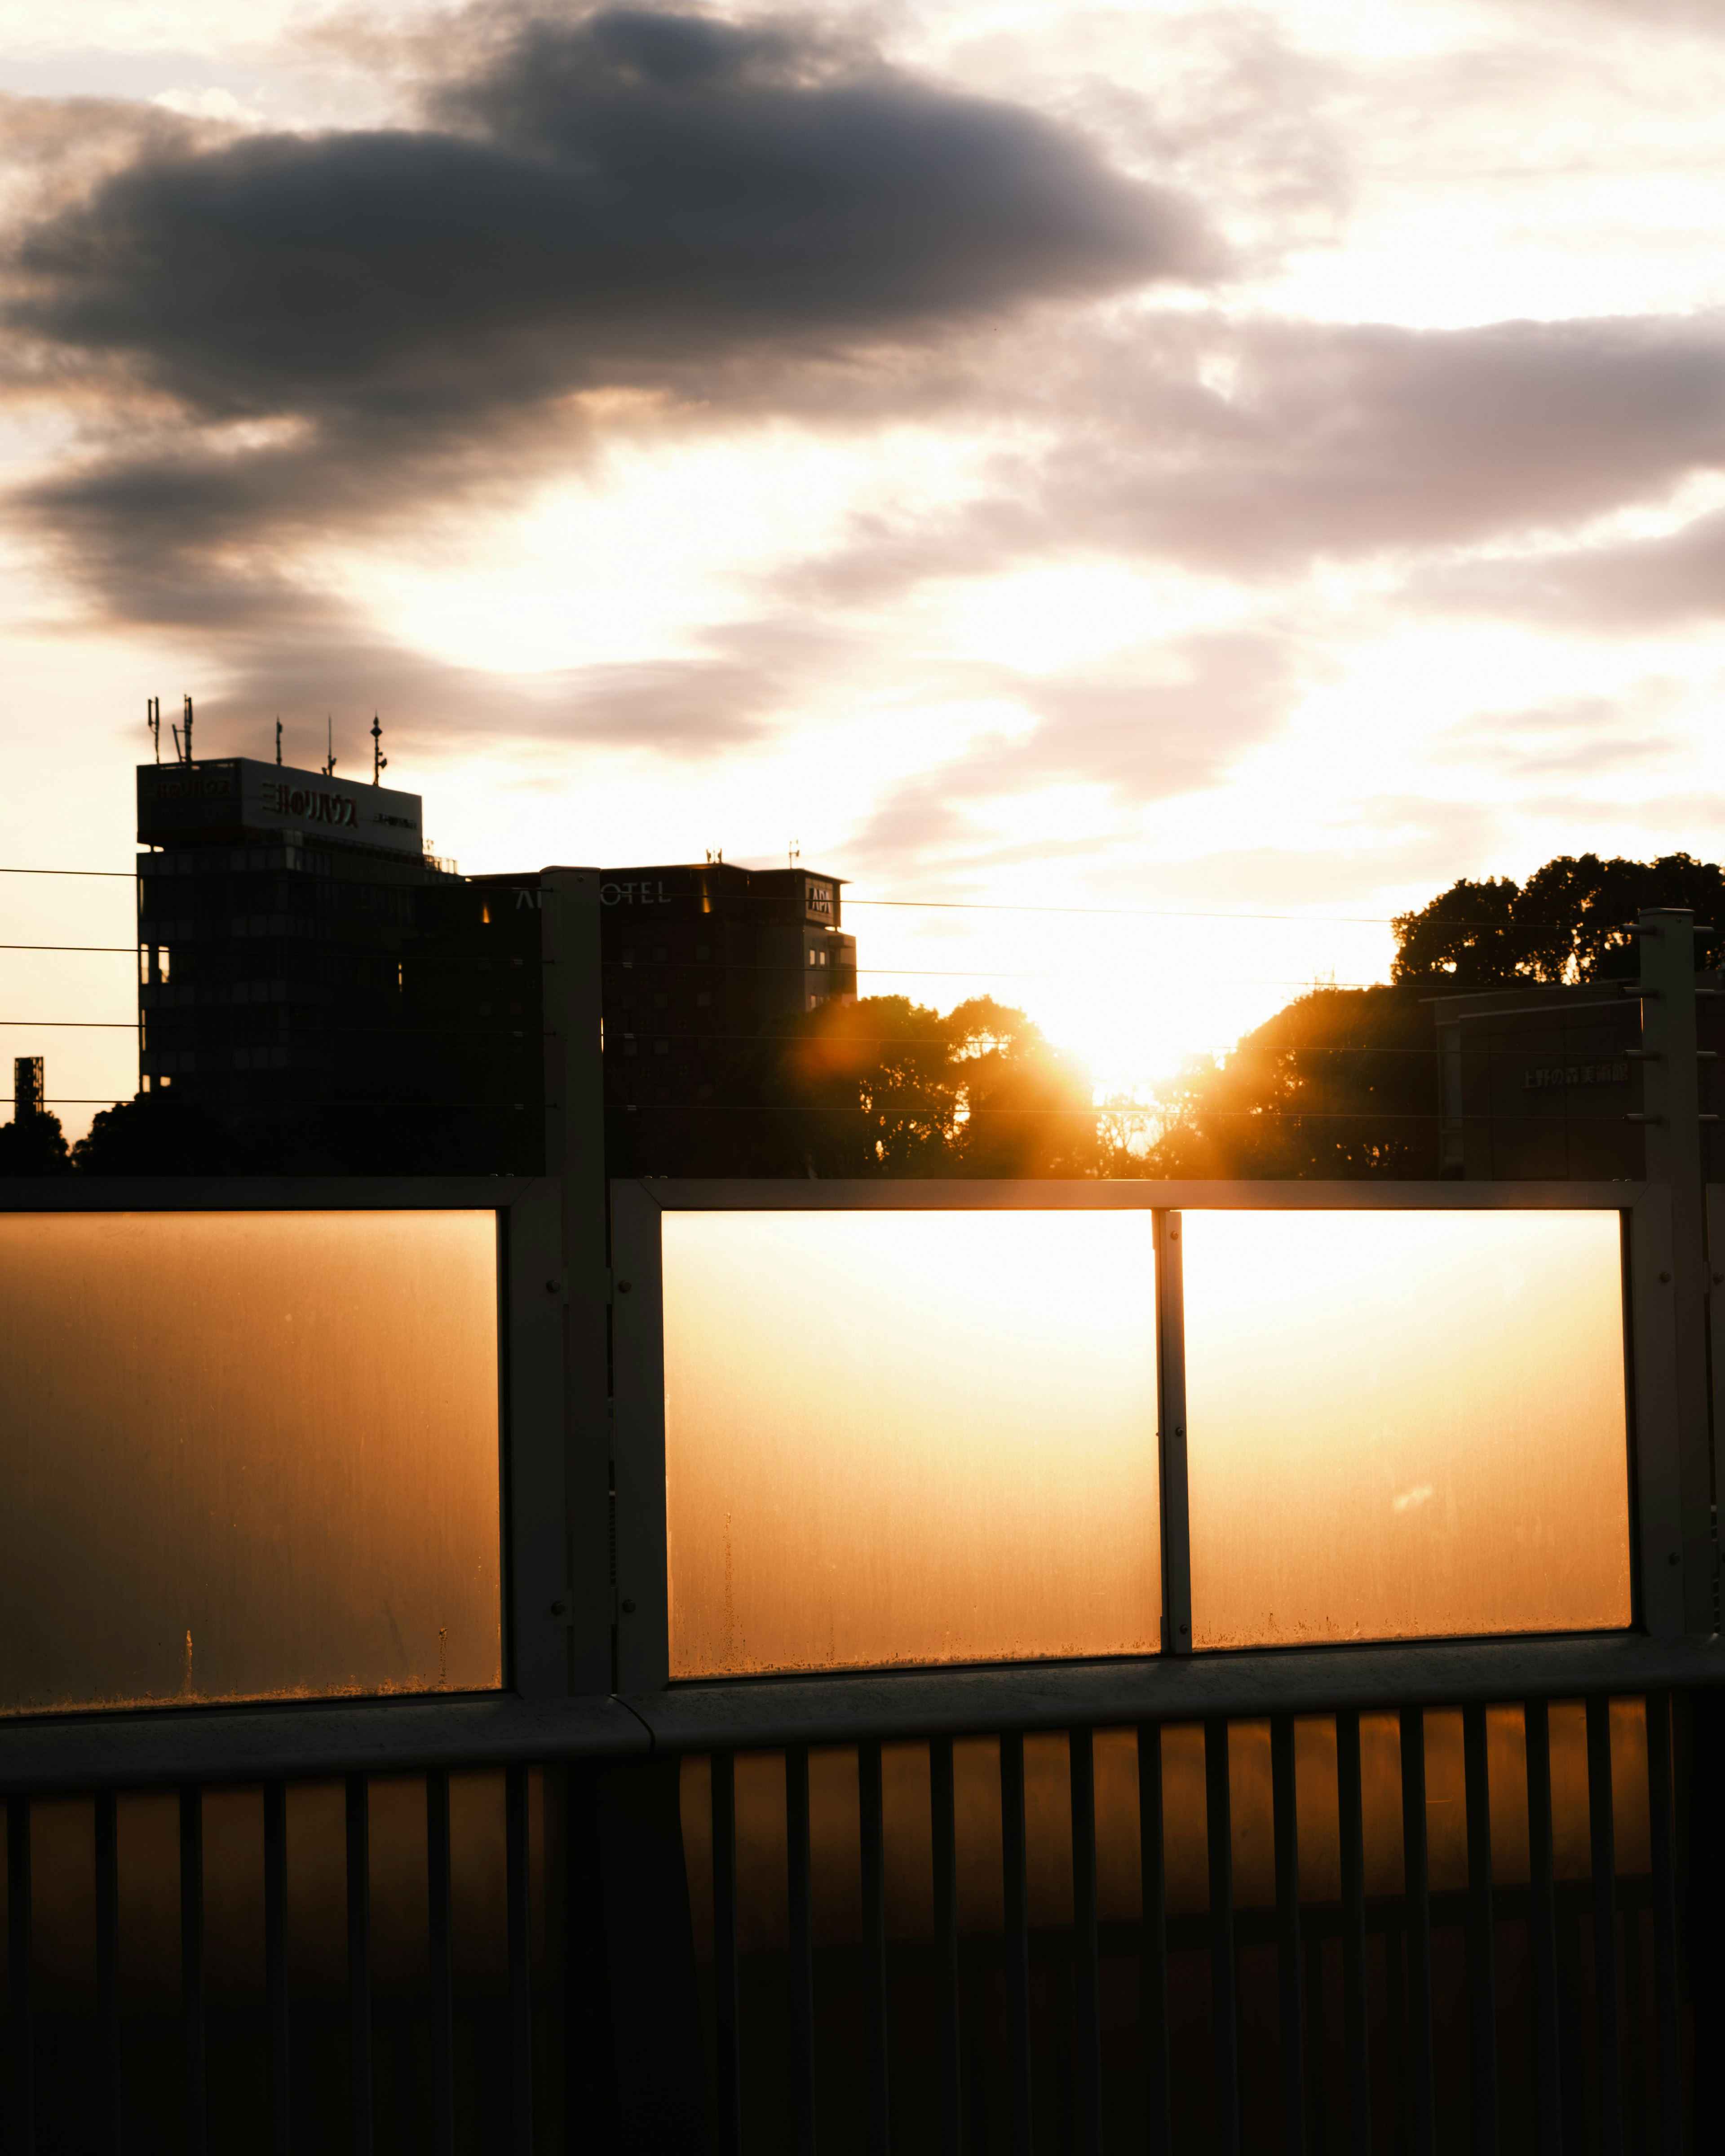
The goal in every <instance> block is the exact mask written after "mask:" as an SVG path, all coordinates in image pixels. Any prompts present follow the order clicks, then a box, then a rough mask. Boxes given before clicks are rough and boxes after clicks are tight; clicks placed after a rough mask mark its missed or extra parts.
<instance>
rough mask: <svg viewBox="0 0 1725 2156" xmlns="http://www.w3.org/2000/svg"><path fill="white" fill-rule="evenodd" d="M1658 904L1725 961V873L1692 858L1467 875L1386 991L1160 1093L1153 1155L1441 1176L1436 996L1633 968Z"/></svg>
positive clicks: (1248, 1039) (1585, 862) (1412, 922)
mask: <svg viewBox="0 0 1725 2156" xmlns="http://www.w3.org/2000/svg"><path fill="white" fill-rule="evenodd" d="M1644 906H1688V907H1690V908H1692V910H1693V911H1694V913H1695V915H1696V917H1697V922H1698V923H1699V924H1702V925H1704V926H1705V927H1707V930H1708V933H1707V935H1705V936H1697V945H1696V958H1697V964H1698V965H1710V964H1717V963H1718V962H1719V960H1720V958H1721V957H1722V956H1725V934H1722V933H1720V931H1722V930H1725V870H1721V869H1720V868H1719V866H1717V865H1716V864H1715V863H1713V862H1711V861H1700V860H1695V859H1694V858H1693V856H1692V855H1688V854H1666V855H1662V856H1661V858H1660V859H1659V860H1652V861H1634V860H1624V859H1622V858H1620V857H1619V858H1613V859H1610V860H1602V859H1601V858H1600V856H1599V855H1597V854H1579V855H1570V854H1563V855H1558V857H1557V858H1556V859H1555V860H1549V861H1547V862H1546V863H1545V865H1543V867H1542V868H1538V869H1536V870H1534V872H1533V873H1532V875H1530V876H1529V877H1528V878H1527V880H1526V882H1525V883H1517V881H1516V880H1515V879H1514V878H1513V877H1512V876H1489V877H1486V878H1485V879H1483V880H1479V881H1475V880H1471V879H1470V878H1467V877H1465V876H1464V877H1461V878H1459V879H1458V880H1456V881H1455V883H1453V884H1451V885H1450V887H1449V889H1448V890H1447V891H1440V892H1439V894H1438V896H1436V897H1435V898H1434V899H1431V900H1430V901H1428V903H1427V904H1426V905H1425V906H1420V907H1417V908H1415V909H1414V911H1410V912H1408V913H1404V914H1401V915H1399V916H1397V918H1396V920H1395V922H1394V931H1395V940H1396V953H1395V958H1394V962H1393V964H1392V965H1391V968H1390V979H1389V985H1388V986H1386V987H1381V988H1314V989H1312V990H1311V991H1310V992H1309V993H1307V994H1305V995H1303V996H1298V997H1296V998H1295V999H1294V1001H1293V1002H1292V1003H1291V1004H1288V1005H1287V1007H1286V1009H1283V1010H1281V1011H1279V1012H1278V1013H1277V1014H1276V1016H1275V1017H1274V1018H1273V1019H1269V1020H1267V1021H1266V1023H1265V1024H1263V1025H1260V1026H1259V1027H1257V1028H1256V1029H1255V1030H1254V1031H1253V1032H1251V1033H1249V1034H1245V1037H1244V1038H1243V1039H1241V1040H1240V1043H1239V1045H1238V1046H1237V1047H1236V1048H1235V1050H1234V1051H1233V1053H1232V1054H1231V1055H1228V1056H1226V1057H1224V1059H1223V1060H1221V1061H1219V1062H1217V1061H1214V1060H1204V1062H1202V1063H1194V1064H1192V1065H1189V1066H1188V1067H1187V1068H1186V1069H1185V1070H1183V1071H1182V1072H1181V1074H1180V1075H1179V1076H1178V1079H1176V1080H1175V1081H1173V1083H1172V1084H1170V1085H1169V1086H1166V1087H1164V1088H1163V1089H1162V1091H1161V1094H1160V1096H1159V1106H1160V1108H1161V1111H1162V1116H1163V1123H1162V1129H1161V1132H1160V1134H1159V1136H1158V1138H1157V1140H1156V1142H1155V1143H1154V1144H1153V1146H1152V1147H1151V1148H1150V1150H1149V1153H1148V1155H1147V1160H1146V1166H1147V1168H1148V1170H1149V1172H1150V1173H1152V1174H1155V1175H1166V1176H1241V1177H1250V1176H1343V1177H1352V1176H1373V1175H1388V1176H1410V1177H1424V1176H1433V1175H1435V1174H1436V1173H1438V1158H1437V1107H1438V1078H1437V1056H1436V1047H1437V1042H1436V1037H1435V1027H1434V1023H1433V1013H1432V1010H1431V1008H1430V999H1431V998H1434V997H1436V996H1442V995H1459V994H1464V993H1467V992H1469V991H1483V990H1486V989H1496V988H1517V987H1522V986H1535V985H1545V986H1551V987H1555V986H1559V985H1563V984H1566V983H1578V982H1584V981H1597V980H1618V979H1628V978H1633V977H1634V975H1635V971H1636V966H1637V960H1636V955H1635V938H1634V937H1632V936H1630V935H1629V934H1628V933H1627V932H1626V929H1627V925H1628V924H1629V923H1630V922H1631V921H1633V920H1634V919H1635V916H1636V914H1637V913H1638V912H1639V911H1640V910H1641V909H1642V908H1643V907H1644Z"/></svg>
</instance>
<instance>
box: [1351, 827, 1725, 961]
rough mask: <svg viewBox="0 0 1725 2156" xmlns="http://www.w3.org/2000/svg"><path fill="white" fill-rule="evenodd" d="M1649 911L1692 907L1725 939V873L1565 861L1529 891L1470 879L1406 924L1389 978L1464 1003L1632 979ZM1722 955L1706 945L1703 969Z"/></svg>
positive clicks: (1714, 940)
mask: <svg viewBox="0 0 1725 2156" xmlns="http://www.w3.org/2000/svg"><path fill="white" fill-rule="evenodd" d="M1643 906H1688V907H1690V908H1691V909H1692V911H1693V912H1694V915H1695V917H1696V920H1697V922H1698V923H1702V924H1705V925H1706V926H1707V927H1708V928H1709V929H1711V930H1725V911H1721V909H1722V908H1725V871H1722V870H1720V869H1719V867H1718V866H1717V865H1716V864H1715V863H1713V862H1712V861H1698V860H1695V859H1694V857H1693V856H1692V855H1689V854H1666V855H1661V858H1660V859H1659V860H1654V861H1631V860H1624V859H1623V858H1621V857H1620V856H1618V857H1614V858H1613V859H1612V860H1600V858H1599V855H1597V854H1579V855H1572V854H1560V855H1558V857H1557V858H1556V860H1549V861H1548V862H1547V863H1546V864H1545V865H1544V867H1543V868H1539V869H1536V870H1534V871H1533V873H1532V875H1530V876H1529V877H1528V879H1527V882H1526V883H1525V884H1517V882H1516V881H1515V880H1514V879H1513V878H1512V877H1510V876H1496V877H1491V878H1490V879H1488V880H1486V882H1484V883H1471V882H1469V881H1468V880H1467V879H1466V877H1463V878H1461V880H1459V881H1457V882H1455V883H1453V884H1451V885H1450V888H1449V889H1448V890H1447V891H1440V893H1439V894H1438V896H1436V897H1435V899H1433V900H1431V901H1430V903H1429V904H1427V905H1425V906H1421V907H1420V909H1419V910H1418V911H1416V912H1413V913H1404V914H1400V915H1399V916H1397V918H1396V921H1395V924H1394V925H1395V938H1396V955H1395V962H1394V965H1393V966H1392V967H1391V968H1390V978H1391V979H1392V980H1393V981H1419V982H1422V983H1426V984H1428V993H1430V989H1431V985H1432V984H1435V983H1442V984H1443V986H1445V987H1446V988H1454V989H1455V991H1457V992H1458V993H1460V992H1461V991H1463V990H1466V989H1468V988H1510V987H1513V986H1514V985H1515V983H1517V982H1518V981H1543V982H1547V983H1552V984H1553V985H1555V984H1558V983H1565V982H1575V981H1600V980H1628V979H1632V978H1634V975H1635V964H1636V961H1635V938H1634V937H1632V936H1630V935H1628V934H1626V933H1625V929H1626V927H1627V924H1628V923H1629V922H1630V921H1633V920H1634V919H1635V916H1636V915H1637V914H1638V913H1639V912H1640V911H1641V909H1642V907H1643ZM1722 954H1725V935H1720V934H1710V935H1708V936H1707V937H1704V938H1701V939H1698V941H1697V951H1696V957H1697V963H1699V964H1702V965H1717V963H1718V962H1719V958H1720V957H1721V955H1722Z"/></svg>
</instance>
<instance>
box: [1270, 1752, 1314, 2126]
mask: <svg viewBox="0 0 1725 2156" xmlns="http://www.w3.org/2000/svg"><path fill="white" fill-rule="evenodd" d="M1270 1784H1271V1811H1272V1814H1273V1816H1274V1820H1275V1835H1276V2008H1277V2012H1276V2019H1277V2022H1278V2025H1279V2026H1278V2035H1279V2039H1280V2044H1281V2145H1282V2150H1283V2156H1303V2152H1304V2150H1305V2147H1306V2028H1305V2019H1306V2017H1305V2000H1304V1991H1305V1986H1304V1984H1302V1982H1301V1976H1302V1970H1301V1958H1300V1815H1299V1796H1298V1784H1297V1777H1296V1774H1295V1772H1294V1717H1293V1716H1292V1715H1291V1714H1277V1715H1273V1716H1272V1717H1271V1722H1270Z"/></svg>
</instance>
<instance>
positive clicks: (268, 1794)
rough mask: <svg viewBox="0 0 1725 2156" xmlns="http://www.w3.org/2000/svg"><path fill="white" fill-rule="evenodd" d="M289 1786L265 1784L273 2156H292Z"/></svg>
mask: <svg viewBox="0 0 1725 2156" xmlns="http://www.w3.org/2000/svg"><path fill="white" fill-rule="evenodd" d="M287 1870H288V1847H287V1784H286V1783H285V1782H282V1781H273V1782H266V1783H265V1784H264V2021H265V2024H266V2025H267V2029H268V2032H269V2051H270V2082H269V2087H270V2136H269V2146H270V2156H293V2146H294V2129H293V2082H292V2056H291V2052H290V2042H289V2037H290V2026H289V2019H288V2016H289V2005H288V1953H287Z"/></svg>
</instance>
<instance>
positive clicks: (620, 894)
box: [137, 757, 856, 1174]
mask: <svg viewBox="0 0 1725 2156" xmlns="http://www.w3.org/2000/svg"><path fill="white" fill-rule="evenodd" d="M137 786H138V840H139V844H140V847H141V849H143V850H141V852H140V855H139V859H138V894H139V898H138V906H139V911H138V946H139V988H138V1015H139V1019H140V1028H139V1083H140V1090H141V1091H145V1092H157V1091H170V1090H171V1091H173V1092H174V1093H175V1094H176V1095H177V1096H179V1097H181V1098H183V1099H187V1100H189V1101H192V1102H193V1103H195V1104H196V1105H197V1106H199V1107H202V1108H204V1109H208V1111H212V1112H213V1114H214V1115H215V1116H218V1117H219V1118H220V1119H221V1121H222V1122H223V1124H224V1125H225V1126H227V1127H228V1128H229V1129H248V1130H249V1131H250V1132H251V1133H252V1136H253V1140H254V1142H253V1143H252V1145H251V1147H250V1149H249V1152H248V1153H247V1156H246V1157H247V1163H248V1164H249V1165H267V1164H268V1158H269V1157H268V1142H269V1134H270V1132H271V1131H272V1130H277V1131H280V1132H281V1133H282V1136H283V1140H284V1146H285V1151H284V1154H283V1164H284V1165H293V1166H302V1165H304V1164H305V1161H306V1158H308V1157H318V1158H324V1157H327V1158H331V1160H332V1161H333V1162H334V1163H335V1164H337V1165H340V1166H344V1167H351V1166H352V1165H354V1164H356V1163H364V1164H371V1165H374V1166H376V1167H377V1168H396V1169H418V1170H426V1171H438V1170H441V1171H444V1172H451V1173H455V1172H459V1173H512V1174H531V1173H537V1172H538V1171H539V1170H540V1168H541V1167H542V1163H543V1158H544V1113H543V1109H544V1023H543V1018H542V979H543V973H542V968H543V958H542V952H541V947H540V911H539V906H540V880H539V871H538V870H532V871H531V872H527V873H523V874H520V875H483V876H460V875H456V874H455V873H454V871H453V870H451V869H449V868H448V867H446V866H445V865H444V864H442V863H440V862H439V861H437V860H434V859H432V858H431V857H430V856H429V855H427V854H426V852H425V848H424V837H423V818H422V814H421V804H420V800H419V797H418V795H417V794H412V793H401V792H398V791H396V790H394V789H393V788H383V787H381V786H373V785H367V784H365V783H356V782H350V781H347V780H344V779H339V778H335V777H333V776H332V775H330V774H327V773H321V772H304V771H297V770H293V769H289V768H285V767H281V766H280V765H275V764H269V763H262V762H253V761H251V760H250V759H249V758H245V757H229V758H224V759H222V760H219V761H204V762H197V763H188V762H178V763H168V764H146V765H143V766H141V767H140V768H139V771H138V774H137ZM842 894H843V884H842V880H840V879H839V878H838V877H836V876H832V875H824V874H821V873H819V872H817V871H814V870H804V869H801V868H794V867H793V868H785V869H770V870H759V869H746V868H742V867H738V866H736V865H732V864H731V863H728V862H722V861H711V862H706V863H703V864H699V865H691V864H684V863H661V864H656V865H649V866H646V867H636V868H619V869H608V870H604V871H603V884H602V886H601V894H600V896H601V901H602V906H603V912H602V915H601V943H602V955H603V1027H604V1042H605V1091H606V1101H607V1104H608V1109H609V1110H610V1111H611V1113H612V1116H613V1119H614V1121H618V1122H621V1121H623V1120H624V1119H633V1118H634V1117H636V1116H639V1115H641V1114H643V1113H644V1114H645V1115H646V1116H647V1118H648V1121H647V1123H646V1124H645V1125H644V1126H643V1125H635V1124H633V1123H631V1125H630V1127H629V1130H625V1131H624V1132H623V1135H622V1137H621V1139H620V1141H619V1149H618V1159H619V1164H621V1165H623V1166H625V1167H627V1166H630V1165H634V1164H636V1163H639V1162H640V1161H642V1160H644V1159H645V1158H653V1159H658V1158H661V1157H664V1158H670V1156H671V1155H673V1154H674V1155H675V1156H676V1158H677V1161H678V1163H679V1164H684V1163H687V1162H692V1161H696V1160H697V1157H698V1156H700V1155H701V1153H702V1152H703V1150H704V1151H705V1152H706V1153H708V1154H710V1153H711V1150H712V1132H713V1129H714V1128H715V1127H722V1125H718V1126H716V1125H714V1124H713V1123H712V1122H711V1121H710V1122H709V1123H708V1125H707V1127H706V1130H705V1132H704V1135H702V1136H701V1138H700V1140H699V1142H696V1143H695V1144H694V1150H693V1151H692V1152H691V1150H690V1134H691V1130H692V1129H694V1127H695V1126H693V1125H692V1124H691V1122H690V1121H689V1117H690V1116H691V1112H692V1111H711V1117H712V1118H721V1117H723V1116H735V1115H737V1114H739V1113H740V1114H742V1115H745V1116H746V1115H747V1114H748V1113H750V1112H752V1111H754V1109H755V1108H756V1106H757V1104H758V1100H759V1081H758V1072H759V1070H760V1068H761V1064H762V1045H763V1042H765V1041H766V1039H768V1037H769V1035H770V1034H771V1033H772V1031H773V1029H774V1028H775V1027H778V1026H779V1025H782V1024H783V1022H784V1021H785V1020H786V1019H788V1018H790V1017H793V1016H794V1015H795V1014H799V1013H807V1012H809V1011H810V1010H812V1009H815V1008H817V1007H818V1006H819V1005H820V1004H824V1003H827V1002H831V1001H837V1002H841V1003H848V1002H851V1001H854V1000H855V996H856V942H855V937H852V936H850V935H848V934H847V933H846V932H845V929H844V927H843V924H842V921H841V919H840V912H841V906H842ZM667 1115H669V1116H670V1118H671V1119H672V1122H675V1128H676V1132H677V1133H678V1136H677V1142H676V1143H675V1144H674V1145H671V1146H670V1148H669V1151H667V1147H666V1144H665V1131H666V1129H667V1128H669V1127H670V1125H669V1124H667V1122H665V1116H667ZM631 1132H634V1134H635V1135H631ZM636 1137H639V1143H637V1142H636ZM290 1139H291V1140H292V1141H293V1143H292V1144H290V1143H289V1142H288V1141H289V1140H290ZM295 1144H296V1145H298V1147H300V1151H299V1152H298V1153H297V1154H295V1152H294V1145H295ZM260 1146H261V1147H262V1148H263V1151H262V1153H261V1155H260V1152H259V1147H260ZM642 1147H644V1148H645V1152H644V1153H643V1152H642ZM642 1172H648V1171H647V1170H646V1169H645V1168H643V1171H642ZM651 1172H655V1173H657V1172H668V1171H667V1170H665V1169H664V1168H655V1169H653V1170H652V1171H651Z"/></svg>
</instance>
